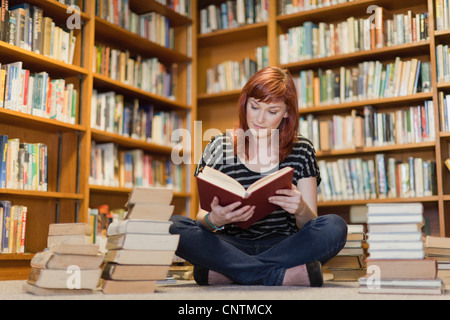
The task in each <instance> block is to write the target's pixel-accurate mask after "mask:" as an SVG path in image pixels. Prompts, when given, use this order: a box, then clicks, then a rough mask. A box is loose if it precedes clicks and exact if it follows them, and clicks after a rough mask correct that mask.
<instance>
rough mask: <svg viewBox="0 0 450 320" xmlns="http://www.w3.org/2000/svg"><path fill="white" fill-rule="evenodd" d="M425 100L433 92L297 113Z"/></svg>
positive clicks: (303, 110) (317, 107)
mask: <svg viewBox="0 0 450 320" xmlns="http://www.w3.org/2000/svg"><path fill="white" fill-rule="evenodd" d="M425 99H433V92H420V93H416V94H412V95H406V96H399V97H391V98H378V99H367V100H358V101H354V102H345V103H339V104H329V105H320V106H314V107H308V108H299V109H298V112H299V113H300V114H308V113H316V112H328V111H333V110H344V109H350V108H360V107H363V106H368V105H383V104H390V103H408V102H411V101H419V100H425Z"/></svg>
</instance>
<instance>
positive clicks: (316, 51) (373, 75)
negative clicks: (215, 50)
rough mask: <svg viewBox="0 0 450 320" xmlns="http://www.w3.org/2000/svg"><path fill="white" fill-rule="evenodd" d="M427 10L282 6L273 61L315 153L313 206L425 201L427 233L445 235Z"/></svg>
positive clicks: (414, 6)
mask: <svg viewBox="0 0 450 320" xmlns="http://www.w3.org/2000/svg"><path fill="white" fill-rule="evenodd" d="M433 7H434V4H433V3H432V2H431V1H410V2H408V5H405V4H404V3H400V2H397V1H390V2H387V1H354V2H344V3H337V2H336V3H333V1H331V2H330V3H328V5H323V6H321V7H314V6H310V7H309V8H308V7H305V8H295V7H294V6H292V5H289V4H287V3H286V4H284V5H281V6H280V12H281V13H283V14H280V15H279V17H278V18H277V24H278V26H279V29H278V30H279V32H278V33H277V34H276V37H277V38H278V41H279V43H280V46H279V47H280V52H279V53H278V63H279V64H280V65H281V66H284V67H286V68H288V69H289V70H290V71H291V72H292V73H293V75H294V77H295V79H296V84H297V90H298V92H299V108H300V132H301V133H302V134H303V135H305V136H307V137H308V138H309V139H311V141H312V142H313V143H314V146H315V148H316V151H317V156H318V160H319V167H320V171H321V175H322V178H323V181H322V184H321V186H320V187H319V212H320V213H327V212H333V211H335V212H341V213H342V214H343V215H344V216H347V217H348V214H349V211H350V208H351V207H352V206H358V205H359V206H365V205H366V204H367V203H373V202H375V203H376V202H380V203H383V202H388V203H389V202H422V203H424V204H426V205H425V208H426V209H427V210H426V218H427V220H426V221H427V222H428V223H429V224H430V226H431V228H430V229H431V231H432V232H433V233H434V234H435V235H436V234H437V235H445V234H446V232H447V231H446V229H448V226H447V224H446V223H445V215H444V211H443V209H444V207H443V203H442V201H441V198H440V197H439V194H440V193H441V191H440V187H439V184H440V182H441V179H440V177H439V173H438V172H437V168H439V167H440V162H441V161H440V158H441V156H440V149H441V143H440V139H439V114H438V112H437V107H438V102H437V100H436V99H435V93H434V91H435V90H433V87H435V86H436V83H435V79H434V76H435V73H434V71H435V70H436V69H435V66H436V63H435V54H434V52H435V49H434V48H435V38H434V34H433V26H434V20H433V17H434V16H433ZM337 12H339V15H337V14H335V13H337ZM327 13H333V14H327Z"/></svg>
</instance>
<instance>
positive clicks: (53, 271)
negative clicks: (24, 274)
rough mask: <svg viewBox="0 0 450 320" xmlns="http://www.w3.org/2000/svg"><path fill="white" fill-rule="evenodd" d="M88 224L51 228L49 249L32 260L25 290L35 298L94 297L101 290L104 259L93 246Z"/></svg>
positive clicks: (95, 246)
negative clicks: (59, 296)
mask: <svg viewBox="0 0 450 320" xmlns="http://www.w3.org/2000/svg"><path fill="white" fill-rule="evenodd" d="M91 234H92V227H91V226H90V225H88V224H85V223H61V224H51V225H50V226H49V234H48V237H47V248H46V250H44V251H42V252H38V253H37V254H36V255H35V256H34V257H33V259H32V260H31V271H30V275H29V277H28V280H27V282H26V283H25V284H24V287H23V290H24V291H26V292H29V293H33V294H35V295H80V294H91V293H93V292H94V291H95V290H96V289H97V288H98V283H99V279H100V274H101V268H100V267H101V264H102V263H103V255H101V254H100V253H99V248H98V245H94V244H91V243H90V239H91V238H90V236H91Z"/></svg>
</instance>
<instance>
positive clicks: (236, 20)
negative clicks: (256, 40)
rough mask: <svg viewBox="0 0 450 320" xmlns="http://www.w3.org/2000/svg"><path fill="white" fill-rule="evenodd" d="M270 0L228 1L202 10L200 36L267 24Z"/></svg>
mask: <svg viewBox="0 0 450 320" xmlns="http://www.w3.org/2000/svg"><path fill="white" fill-rule="evenodd" d="M268 19H269V1H268V0H227V1H225V2H222V3H221V4H220V5H215V4H210V5H208V6H207V7H206V8H203V9H200V34H204V33H209V32H214V31H217V30H227V29H232V28H237V27H240V26H243V25H248V24H254V23H260V22H266V21H267V20H268Z"/></svg>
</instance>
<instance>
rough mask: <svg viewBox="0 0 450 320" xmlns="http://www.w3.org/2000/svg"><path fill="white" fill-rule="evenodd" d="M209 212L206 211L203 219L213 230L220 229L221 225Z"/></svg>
mask: <svg viewBox="0 0 450 320" xmlns="http://www.w3.org/2000/svg"><path fill="white" fill-rule="evenodd" d="M211 212H212V211H211ZM211 212H208V213H207V214H206V216H205V220H206V222H207V223H208V225H209V226H210V227H211V228H213V229H214V230H222V229H223V225H217V223H216V222H215V221H214V218H213V216H212V215H211Z"/></svg>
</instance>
